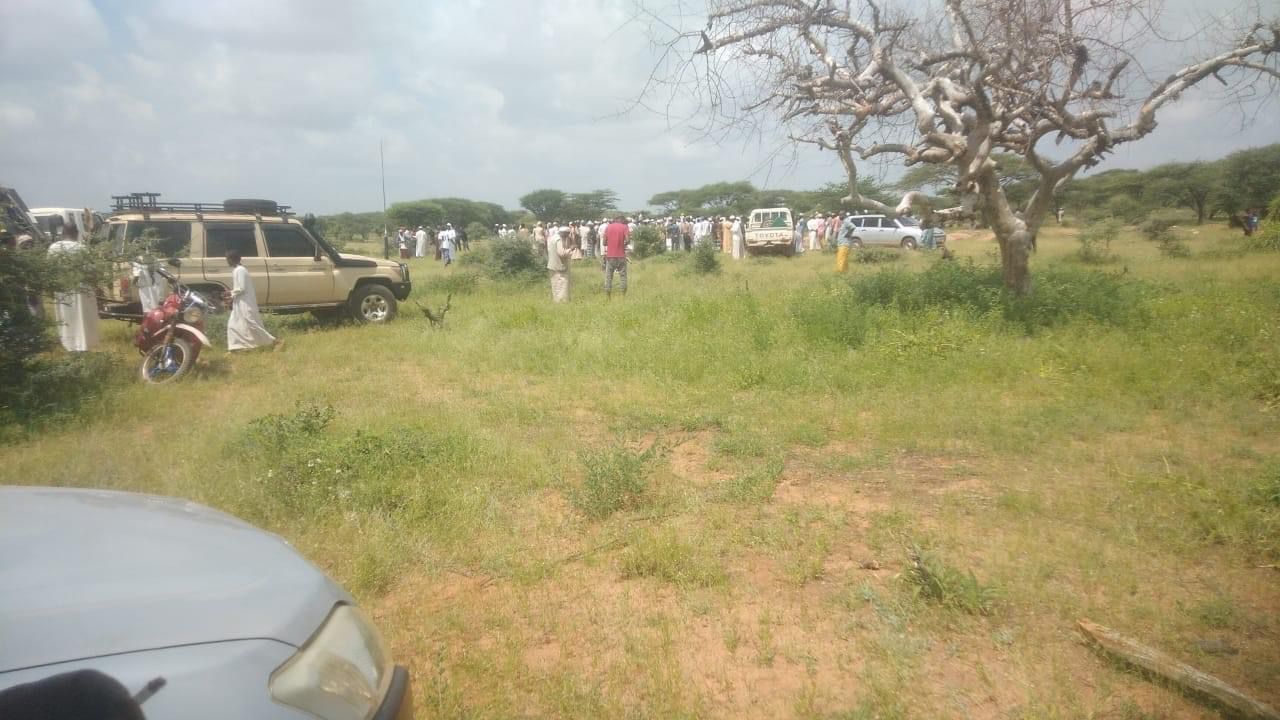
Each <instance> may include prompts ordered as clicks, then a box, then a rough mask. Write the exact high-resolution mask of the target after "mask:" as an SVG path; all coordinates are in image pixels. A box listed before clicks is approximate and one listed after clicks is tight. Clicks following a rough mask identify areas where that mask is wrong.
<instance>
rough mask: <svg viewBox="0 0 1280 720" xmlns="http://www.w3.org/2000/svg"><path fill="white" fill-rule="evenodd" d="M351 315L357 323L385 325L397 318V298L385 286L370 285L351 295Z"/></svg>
mask: <svg viewBox="0 0 1280 720" xmlns="http://www.w3.org/2000/svg"><path fill="white" fill-rule="evenodd" d="M351 315H352V317H354V318H355V320H356V322H362V323H383V322H387V321H389V320H392V319H394V318H395V316H396V296H395V295H392V294H391V290H390V289H389V288H387V287H386V286H385V285H379V284H377V283H369V284H367V285H361V286H360V287H358V288H356V291H355V292H353V293H351Z"/></svg>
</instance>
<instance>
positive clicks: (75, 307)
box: [49, 225, 98, 352]
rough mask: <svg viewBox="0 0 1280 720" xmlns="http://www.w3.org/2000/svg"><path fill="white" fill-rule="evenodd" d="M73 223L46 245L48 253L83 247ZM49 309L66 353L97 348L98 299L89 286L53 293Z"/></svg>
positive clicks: (58, 252)
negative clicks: (51, 307)
mask: <svg viewBox="0 0 1280 720" xmlns="http://www.w3.org/2000/svg"><path fill="white" fill-rule="evenodd" d="M79 237H80V234H79V231H78V229H77V228H76V226H75V225H66V226H64V227H63V230H62V239H61V240H59V241H57V242H55V243H53V244H52V245H50V246H49V255H50V256H57V255H67V254H70V253H78V252H81V251H83V250H84V245H81V244H80V242H79V240H78V238H79ZM53 302H54V305H53V309H54V313H55V317H56V318H57V321H58V338H59V340H61V341H62V347H64V348H66V349H67V351H68V352H88V351H90V350H93V349H95V348H97V347H98V299H97V298H96V297H94V294H93V289H92V288H85V287H82V288H79V289H76V290H72V291H70V292H60V293H54V296H53Z"/></svg>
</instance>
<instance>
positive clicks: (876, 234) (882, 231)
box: [862, 217, 892, 245]
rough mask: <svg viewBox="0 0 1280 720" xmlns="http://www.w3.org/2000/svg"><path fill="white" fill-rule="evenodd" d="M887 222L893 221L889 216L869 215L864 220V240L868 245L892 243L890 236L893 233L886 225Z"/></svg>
mask: <svg viewBox="0 0 1280 720" xmlns="http://www.w3.org/2000/svg"><path fill="white" fill-rule="evenodd" d="M886 222H892V221H891V220H888V218H882V217H869V218H864V219H863V221H862V242H863V243H865V244H867V245H886V244H892V240H891V239H890V238H889V236H890V235H891V234H892V232H891V230H890V229H889V228H886V227H884V225H885V223H886Z"/></svg>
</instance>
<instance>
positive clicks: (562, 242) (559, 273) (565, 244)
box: [547, 226, 573, 303]
mask: <svg viewBox="0 0 1280 720" xmlns="http://www.w3.org/2000/svg"><path fill="white" fill-rule="evenodd" d="M571 245H572V244H571V243H570V242H569V228H568V227H567V226H561V227H558V228H556V232H555V234H554V235H552V236H551V237H550V238H549V239H548V240H547V270H548V271H550V273H551V302H556V303H563V302H569V259H570V258H571V257H573V248H572V247H571Z"/></svg>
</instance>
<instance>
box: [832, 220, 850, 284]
mask: <svg viewBox="0 0 1280 720" xmlns="http://www.w3.org/2000/svg"><path fill="white" fill-rule="evenodd" d="M853 230H854V227H853V223H851V222H849V218H845V219H844V221H843V222H841V223H840V229H839V230H837V231H836V272H838V273H845V272H849V253H850V252H852V251H853Z"/></svg>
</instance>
